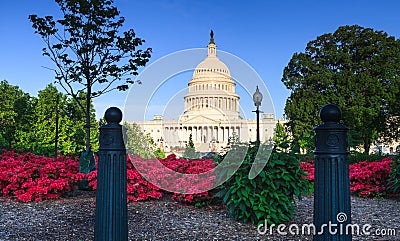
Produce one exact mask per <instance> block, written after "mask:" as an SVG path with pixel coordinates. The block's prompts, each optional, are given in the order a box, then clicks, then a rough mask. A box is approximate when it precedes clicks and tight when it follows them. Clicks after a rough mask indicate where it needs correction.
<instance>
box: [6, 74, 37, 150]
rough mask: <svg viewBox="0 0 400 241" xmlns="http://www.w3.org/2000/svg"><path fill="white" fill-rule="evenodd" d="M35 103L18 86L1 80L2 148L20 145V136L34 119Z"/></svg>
mask: <svg viewBox="0 0 400 241" xmlns="http://www.w3.org/2000/svg"><path fill="white" fill-rule="evenodd" d="M34 104H35V100H34V99H33V98H31V97H30V96H29V94H27V93H25V92H23V91H22V90H21V89H20V88H19V87H18V86H13V85H10V84H9V83H8V82H7V81H5V80H3V81H1V82H0V148H4V149H12V148H14V147H16V146H18V145H19V142H20V140H19V136H20V135H21V134H23V133H24V132H26V131H28V130H29V128H30V123H31V122H32V121H34V118H33V115H32V114H33V105H34ZM35 121H36V120H35Z"/></svg>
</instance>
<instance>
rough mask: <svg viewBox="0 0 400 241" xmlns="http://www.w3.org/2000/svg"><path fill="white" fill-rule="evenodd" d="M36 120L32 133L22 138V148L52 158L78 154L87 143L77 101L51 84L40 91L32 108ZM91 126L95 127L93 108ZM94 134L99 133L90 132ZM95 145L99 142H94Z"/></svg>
mask: <svg viewBox="0 0 400 241" xmlns="http://www.w3.org/2000/svg"><path fill="white" fill-rule="evenodd" d="M33 110H34V111H33V114H32V116H33V118H32V119H33V120H34V121H32V122H31V123H29V130H28V131H26V132H24V133H22V134H21V136H20V139H21V141H20V142H19V146H18V147H19V148H20V149H24V150H27V151H30V152H33V153H35V154H38V155H46V156H51V155H53V153H54V151H55V149H56V150H57V152H59V153H61V154H63V155H66V154H68V153H72V154H74V155H77V154H78V153H79V152H81V151H82V147H83V146H84V144H85V141H84V140H85V132H84V130H83V129H82V128H81V127H82V126H83V125H84V123H85V119H84V118H83V117H84V113H83V112H82V110H81V109H80V108H79V106H78V105H77V104H76V102H75V101H74V100H72V99H71V98H68V97H67V96H66V95H65V94H63V93H61V92H59V91H58V90H57V88H56V87H55V86H54V85H52V84H49V85H48V86H47V87H46V88H45V89H44V90H41V91H39V93H38V97H37V99H36V100H35V105H34V107H33ZM91 121H92V122H91V124H92V125H95V124H96V123H95V120H94V109H93V108H91ZM91 133H92V134H95V133H96V132H91ZM93 139H94V137H93V136H92V142H96V141H95V140H93Z"/></svg>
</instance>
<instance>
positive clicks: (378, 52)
mask: <svg viewBox="0 0 400 241" xmlns="http://www.w3.org/2000/svg"><path fill="white" fill-rule="evenodd" d="M399 73H400V43H399V40H397V39H395V38H394V37H392V36H388V34H387V33H385V32H382V31H374V30H373V29H371V28H363V27H360V26H357V25H354V26H343V27H339V28H338V29H337V30H336V31H335V32H334V33H329V34H324V35H321V36H319V37H317V39H316V40H313V41H310V42H309V43H308V44H307V47H306V49H305V52H304V53H295V54H294V55H293V56H292V58H291V60H290V62H289V64H288V66H287V67H285V69H284V73H283V78H282V82H283V83H284V84H285V86H286V87H287V88H288V89H289V90H290V91H291V94H290V96H289V98H288V99H287V101H286V106H285V115H286V116H287V118H288V119H289V122H288V126H289V128H290V131H291V132H292V133H293V136H294V138H295V139H296V140H298V139H299V137H301V136H304V135H306V134H307V132H308V131H309V130H311V129H312V128H314V127H315V126H316V125H317V124H319V123H320V119H319V116H318V113H319V110H320V108H321V107H322V106H323V105H325V104H328V103H332V104H337V105H339V106H340V107H341V109H342V111H343V118H342V119H343V122H344V124H345V125H347V126H348V127H350V128H351V129H352V130H354V132H352V133H354V134H356V135H357V136H358V137H357V138H358V139H359V138H361V139H362V141H363V144H364V150H365V152H366V153H368V152H369V149H370V146H371V143H373V141H374V140H376V139H377V138H378V137H379V136H385V137H387V138H388V139H391V138H393V136H390V135H388V134H387V132H386V130H387V128H388V127H390V129H395V130H398V129H399V123H400V122H398V121H396V119H397V118H396V117H398V116H399V107H398V106H399V104H398V103H399V96H400V95H399V90H400V79H399V77H400V76H399ZM350 134H351V133H350ZM357 138H356V136H355V138H353V139H357Z"/></svg>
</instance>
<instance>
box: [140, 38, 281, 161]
mask: <svg viewBox="0 0 400 241" xmlns="http://www.w3.org/2000/svg"><path fill="white" fill-rule="evenodd" d="M235 86H236V84H235V82H234V80H233V79H232V78H231V75H230V71H229V69H228V67H227V66H226V65H225V64H224V63H223V62H222V61H221V60H220V59H219V58H218V56H217V45H216V44H215V43H214V36H213V32H212V31H211V34H210V43H209V44H208V55H207V57H206V58H205V59H204V60H203V61H202V62H201V63H199V64H198V65H197V67H196V68H195V70H194V72H193V76H192V79H191V80H190V81H189V84H188V93H187V94H186V95H185V96H184V99H183V103H184V112H183V114H182V115H180V117H179V120H164V119H163V116H162V115H155V116H154V119H153V120H150V121H140V122H136V123H137V124H138V125H139V126H140V127H141V128H142V130H143V131H144V133H148V134H150V136H151V137H152V138H153V140H154V141H156V143H157V144H158V145H159V146H160V147H161V148H162V149H163V150H164V151H165V152H167V153H172V152H173V153H177V154H179V153H181V152H182V151H183V150H184V148H185V146H186V144H187V143H188V141H189V136H190V135H192V140H193V143H194V145H195V148H196V151H199V152H219V151H221V150H222V149H223V148H224V147H226V146H227V144H228V142H229V141H233V140H234V141H239V142H250V141H255V140H256V126H257V121H256V120H244V119H243V118H242V117H241V116H240V112H239V100H240V96H239V95H238V94H236V93H235ZM255 88H256V86H254V89H255ZM259 122H260V141H261V142H267V141H271V140H272V136H273V134H274V129H275V125H276V123H277V122H278V121H277V120H275V118H274V114H272V113H264V114H263V115H262V116H261V117H260V121H259Z"/></svg>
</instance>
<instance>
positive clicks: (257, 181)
mask: <svg viewBox="0 0 400 241" xmlns="http://www.w3.org/2000/svg"><path fill="white" fill-rule="evenodd" d="M259 148H262V149H261V150H260V152H259V153H257V150H258V147H257V146H251V147H250V148H249V150H248V151H247V154H246V155H245V160H244V161H243V163H242V165H241V167H240V168H239V169H238V170H237V172H236V173H234V174H233V175H232V176H231V177H230V178H229V179H228V181H227V182H225V184H224V185H223V189H222V190H221V191H220V192H219V193H217V194H216V196H220V197H222V198H223V199H222V200H223V203H224V204H225V205H226V206H227V207H228V209H229V212H230V215H231V216H233V217H234V218H236V219H238V220H241V221H245V222H248V221H249V222H251V223H253V224H260V223H263V222H264V220H267V222H268V223H269V224H279V223H283V222H286V221H289V220H291V218H292V215H293V213H294V211H295V205H294V201H295V197H298V198H301V194H302V193H304V192H306V191H307V189H308V187H309V181H308V180H306V179H303V178H302V176H304V175H306V174H305V172H304V171H303V170H302V169H301V168H300V165H299V162H298V160H297V159H296V157H295V156H294V154H290V153H284V152H277V151H275V150H274V151H272V153H271V150H268V148H266V147H265V146H260V147H259ZM240 151H242V150H241V148H235V147H234V148H233V150H231V151H230V154H231V155H232V153H231V152H240ZM269 154H271V156H270V158H269V159H268V157H269ZM232 156H240V153H238V154H237V155H236V154H235V153H233V155H232ZM222 158H223V157H222ZM254 160H255V162H256V163H260V164H261V165H263V164H265V163H266V165H265V167H264V169H262V171H261V172H260V173H259V174H258V176H256V177H255V178H254V179H250V178H249V173H250V170H251V167H252V166H253V163H254ZM225 169H226V170H227V172H232V168H229V167H228V166H227V168H225ZM221 175H228V176H229V175H230V174H229V173H224V174H221Z"/></svg>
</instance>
